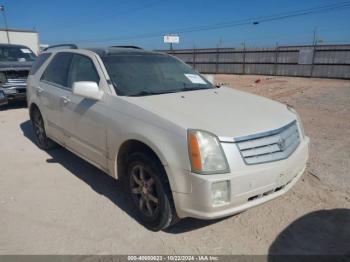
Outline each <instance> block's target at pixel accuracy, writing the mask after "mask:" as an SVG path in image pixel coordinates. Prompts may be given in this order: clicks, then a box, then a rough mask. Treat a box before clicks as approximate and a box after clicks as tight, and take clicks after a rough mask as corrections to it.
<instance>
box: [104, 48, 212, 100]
mask: <svg viewBox="0 0 350 262" xmlns="http://www.w3.org/2000/svg"><path fill="white" fill-rule="evenodd" d="M102 60H103V62H104V64H105V66H106V69H107V71H108V74H109V76H110V77H111V80H112V82H113V85H114V87H115V89H116V93H117V94H118V95H124V96H146V95H155V94H164V93H175V92H183V91H190V90H199V89H209V88H214V86H213V85H212V84H211V83H209V82H208V81H207V80H206V79H204V78H203V77H202V76H200V75H199V74H198V73H197V72H195V71H194V70H192V69H191V68H190V67H189V66H187V65H186V64H184V63H182V62H180V61H179V60H177V59H175V58H173V57H171V56H168V55H161V54H121V55H110V56H106V57H103V58H102Z"/></svg>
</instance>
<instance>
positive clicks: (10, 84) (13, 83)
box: [2, 78, 27, 88]
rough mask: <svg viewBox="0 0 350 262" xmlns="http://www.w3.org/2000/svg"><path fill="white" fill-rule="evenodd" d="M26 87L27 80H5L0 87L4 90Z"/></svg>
mask: <svg viewBox="0 0 350 262" xmlns="http://www.w3.org/2000/svg"><path fill="white" fill-rule="evenodd" d="M26 86H27V79H26V78H22V79H7V80H6V82H5V83H4V84H3V85H2V87H4V88H8V87H23V88H25V87H26Z"/></svg>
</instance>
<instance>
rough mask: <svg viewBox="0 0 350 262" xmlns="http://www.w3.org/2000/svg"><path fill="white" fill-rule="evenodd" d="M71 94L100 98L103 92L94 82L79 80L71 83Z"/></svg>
mask: <svg viewBox="0 0 350 262" xmlns="http://www.w3.org/2000/svg"><path fill="white" fill-rule="evenodd" d="M73 94H75V95H78V96H82V97H86V98H90V99H93V100H101V98H102V94H103V92H102V91H100V90H99V88H98V85H97V83H95V82H92V81H79V82H74V83H73Z"/></svg>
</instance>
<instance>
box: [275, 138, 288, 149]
mask: <svg viewBox="0 0 350 262" xmlns="http://www.w3.org/2000/svg"><path fill="white" fill-rule="evenodd" d="M277 146H278V148H279V149H280V150H281V151H283V150H284V149H286V140H285V139H284V138H280V139H278V141H277Z"/></svg>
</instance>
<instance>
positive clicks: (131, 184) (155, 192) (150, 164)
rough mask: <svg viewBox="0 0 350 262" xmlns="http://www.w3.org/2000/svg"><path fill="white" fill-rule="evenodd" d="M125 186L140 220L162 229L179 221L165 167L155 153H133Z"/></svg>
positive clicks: (151, 227) (149, 226)
mask: <svg viewBox="0 0 350 262" xmlns="http://www.w3.org/2000/svg"><path fill="white" fill-rule="evenodd" d="M124 186H125V190H126V193H127V195H128V197H129V200H130V202H131V205H132V206H133V208H134V209H135V211H136V214H137V218H138V220H139V222H140V223H141V224H143V225H144V226H145V227H147V228H149V229H151V230H153V231H159V230H161V229H165V228H166V227H168V226H170V225H173V224H174V223H175V222H176V221H177V216H176V211H175V208H174V204H173V200H172V195H171V191H170V186H169V183H168V180H167V179H166V174H165V171H164V168H163V167H162V166H161V164H160V163H159V161H158V159H156V158H155V157H150V156H148V155H146V154H145V153H133V154H131V155H130V156H129V157H128V164H127V174H126V177H125V179H124Z"/></svg>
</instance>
